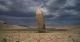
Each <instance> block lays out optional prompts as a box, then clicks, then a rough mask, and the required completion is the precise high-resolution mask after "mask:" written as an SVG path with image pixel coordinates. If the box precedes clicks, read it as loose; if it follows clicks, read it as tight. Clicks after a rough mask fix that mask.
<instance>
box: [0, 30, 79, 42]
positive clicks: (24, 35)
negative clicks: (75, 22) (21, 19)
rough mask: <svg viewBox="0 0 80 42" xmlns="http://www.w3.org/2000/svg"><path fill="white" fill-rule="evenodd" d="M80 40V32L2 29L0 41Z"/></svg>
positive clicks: (65, 41) (58, 41) (76, 41)
mask: <svg viewBox="0 0 80 42" xmlns="http://www.w3.org/2000/svg"><path fill="white" fill-rule="evenodd" d="M4 41H7V42H80V33H76V32H72V31H64V32H59V31H58V32H51V33H30V31H1V32H0V42H4Z"/></svg>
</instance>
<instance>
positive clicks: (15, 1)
mask: <svg viewBox="0 0 80 42" xmlns="http://www.w3.org/2000/svg"><path fill="white" fill-rule="evenodd" d="M36 3H37V1H36V0H0V13H1V14H0V15H6V16H8V17H6V18H7V19H8V20H9V21H13V20H16V21H17V19H19V20H20V22H24V21H22V20H24V19H26V18H28V17H30V18H29V19H31V18H32V20H33V17H35V8H36ZM42 11H43V12H44V16H45V18H46V19H45V20H46V21H48V20H49V21H52V22H53V20H56V21H62V20H69V19H79V18H80V1H79V0H45V3H44V6H43V7H42ZM10 16H11V17H10ZM9 17H10V18H9ZM20 18H21V19H20ZM10 19H11V20H10ZM4 20H5V19H4ZM8 20H7V21H8ZM26 21H27V20H26ZM52 22H51V23H52Z"/></svg>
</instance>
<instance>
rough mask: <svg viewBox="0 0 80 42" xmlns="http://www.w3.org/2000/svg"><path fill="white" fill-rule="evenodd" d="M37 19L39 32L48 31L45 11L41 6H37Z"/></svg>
mask: <svg viewBox="0 0 80 42" xmlns="http://www.w3.org/2000/svg"><path fill="white" fill-rule="evenodd" d="M36 21H37V26H38V32H40V33H42V32H46V31H45V22H44V17H43V12H42V10H41V8H40V7H39V6H38V7H37V8H36Z"/></svg>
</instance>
